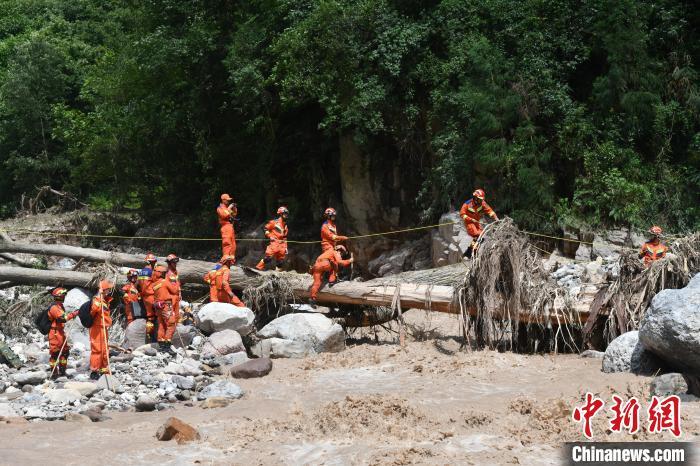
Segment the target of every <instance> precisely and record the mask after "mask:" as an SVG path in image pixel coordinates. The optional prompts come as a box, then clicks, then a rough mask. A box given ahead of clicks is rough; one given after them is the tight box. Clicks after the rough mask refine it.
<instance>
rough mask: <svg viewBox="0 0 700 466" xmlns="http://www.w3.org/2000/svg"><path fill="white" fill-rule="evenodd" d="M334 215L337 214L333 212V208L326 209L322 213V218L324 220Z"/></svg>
mask: <svg viewBox="0 0 700 466" xmlns="http://www.w3.org/2000/svg"><path fill="white" fill-rule="evenodd" d="M335 215H337V213H336V212H335V209H334V208H333V207H329V208H327V209H326V211H325V212H324V213H323V216H324V217H326V218H329V217H334V216H335Z"/></svg>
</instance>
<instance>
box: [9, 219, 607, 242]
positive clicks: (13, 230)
mask: <svg viewBox="0 0 700 466" xmlns="http://www.w3.org/2000/svg"><path fill="white" fill-rule="evenodd" d="M459 223H461V222H446V223H437V224H434V225H425V226H420V227H412V228H404V229H401V230H391V231H385V232H381V233H369V234H365V235H355V236H348V239H363V238H373V237H377V236H389V235H397V234H401V233H409V232H412V231H419V230H431V229H433V228H439V227H442V226H449V225H458V224H459ZM0 231H5V232H8V233H9V232H11V233H19V234H30V235H44V236H72V237H78V238H102V239H129V240H134V239H139V240H155V241H217V242H218V241H221V238H191V237H177V236H173V237H163V236H124V235H94V234H88V233H58V232H50V231H34V230H29V229H23V228H0ZM521 231H522V233H525V234H527V235H530V236H537V237H541V238H548V239H553V240H558V241H567V242H569V243H579V244H587V245H589V246H592V245H593V243H592V242H590V241H583V240H579V239H574V238H562V237H560V236H553V235H545V234H543V233H534V232H531V231H525V230H521ZM236 241H237V242H245V241H248V242H266V241H269V240H268V239H267V238H236ZM287 243H289V244H319V243H321V241H320V240H314V241H301V240H287Z"/></svg>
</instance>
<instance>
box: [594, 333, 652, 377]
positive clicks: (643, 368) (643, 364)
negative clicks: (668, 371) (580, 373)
mask: <svg viewBox="0 0 700 466" xmlns="http://www.w3.org/2000/svg"><path fill="white" fill-rule="evenodd" d="M663 366H664V364H663V362H662V361H661V360H659V358H657V357H656V356H655V355H653V354H652V353H650V352H649V351H646V350H645V349H644V347H643V346H642V344H641V343H640V341H639V332H638V331H636V330H634V331H631V332H627V333H623V334H622V335H620V336H619V337H617V338H615V339H614V340H613V341H611V342H610V344H609V345H608V347H607V349H606V350H605V355H604V356H603V372H632V373H634V374H641V375H651V374H654V373H656V372H658V371H659V370H662V369H663Z"/></svg>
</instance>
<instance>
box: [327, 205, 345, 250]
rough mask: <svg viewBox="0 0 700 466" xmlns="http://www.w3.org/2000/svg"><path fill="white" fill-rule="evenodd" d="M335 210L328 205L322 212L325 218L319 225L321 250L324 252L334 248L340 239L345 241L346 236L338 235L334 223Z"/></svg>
mask: <svg viewBox="0 0 700 466" xmlns="http://www.w3.org/2000/svg"><path fill="white" fill-rule="evenodd" d="M336 215H337V214H336V212H335V209H334V208H333V207H329V208H327V209H326V211H325V212H324V213H323V216H324V218H325V219H326V221H325V222H323V225H321V250H322V251H323V252H326V251H328V250H331V251H332V250H334V249H335V246H336V245H337V244H338V243H339V242H341V241H347V239H348V237H347V236H343V235H339V234H338V229H337V227H336V225H335V217H336Z"/></svg>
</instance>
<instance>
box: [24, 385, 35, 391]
mask: <svg viewBox="0 0 700 466" xmlns="http://www.w3.org/2000/svg"><path fill="white" fill-rule="evenodd" d="M22 391H23V392H24V393H31V392H33V391H34V386H33V385H29V384H27V385H24V386H23V387H22Z"/></svg>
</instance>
